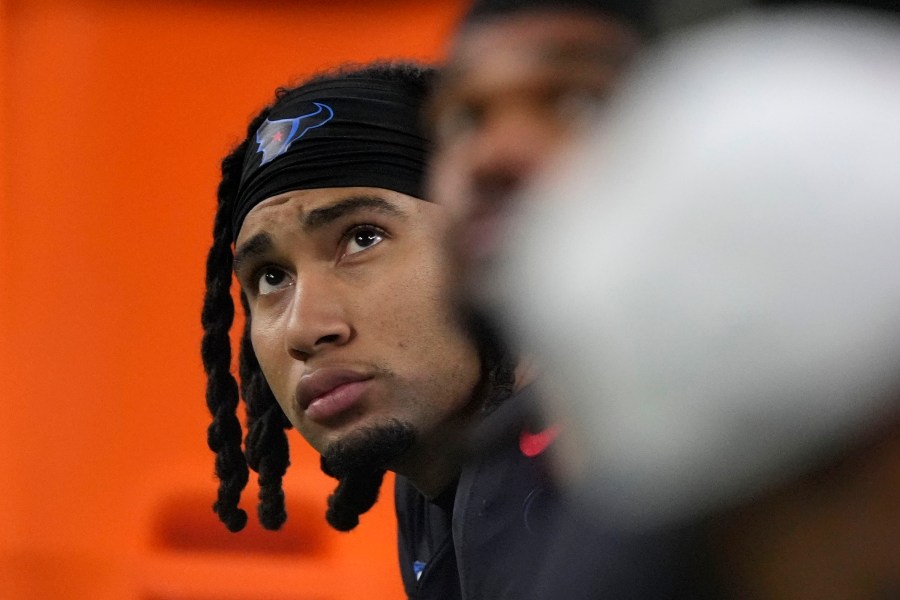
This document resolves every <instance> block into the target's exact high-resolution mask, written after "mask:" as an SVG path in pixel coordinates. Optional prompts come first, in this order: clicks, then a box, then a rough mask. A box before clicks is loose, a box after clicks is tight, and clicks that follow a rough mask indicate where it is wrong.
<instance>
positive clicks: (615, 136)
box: [504, 9, 900, 599]
mask: <svg viewBox="0 0 900 600" xmlns="http://www.w3.org/2000/svg"><path fill="white" fill-rule="evenodd" d="M606 116H607V119H605V120H604V122H603V125H602V133H599V132H600V128H598V133H597V134H596V135H595V136H594V138H593V139H591V140H590V141H589V142H587V143H586V145H585V147H583V148H582V149H581V150H580V152H579V153H578V154H577V155H573V157H572V161H571V164H570V165H569V166H568V167H567V168H566V169H564V170H563V172H562V173H559V174H557V176H556V177H555V178H553V180H552V181H550V180H548V181H547V182H545V185H543V186H542V187H540V189H537V190H535V191H533V192H532V196H533V202H531V204H530V205H529V206H528V210H526V211H525V214H523V215H522V218H521V219H520V220H519V222H517V223H515V224H514V226H513V228H512V230H511V231H512V233H511V238H512V239H511V242H512V243H510V244H508V246H507V247H506V251H507V253H508V260H509V267H508V268H507V270H506V272H505V278H506V281H505V282H504V283H505V285H506V288H505V289H506V293H507V301H508V303H509V305H510V306H513V307H514V316H513V317H512V322H511V324H512V328H513V329H514V330H516V331H518V332H520V334H521V337H522V343H523V345H525V347H528V348H531V349H534V350H539V351H540V356H539V357H538V359H539V360H540V361H541V362H542V363H543V364H544V365H545V366H546V369H547V372H548V373H547V375H548V377H547V378H546V379H545V380H543V382H544V383H545V384H546V385H547V388H548V390H549V392H548V394H547V396H548V397H551V398H553V399H554V402H555V404H552V405H551V410H552V411H553V412H554V414H555V415H556V416H557V417H558V418H561V419H562V420H565V421H567V422H568V424H569V429H568V434H567V436H566V438H567V439H571V440H573V443H571V444H567V445H566V447H565V448H562V449H561V450H562V456H561V458H562V463H563V465H564V467H565V480H566V483H567V486H568V489H570V490H571V491H572V492H573V495H574V496H575V497H576V498H577V500H578V502H579V503H580V506H581V509H582V511H583V513H582V514H583V515H584V518H585V521H586V522H589V523H591V525H592V526H593V527H596V532H595V533H596V535H595V536H594V538H593V539H594V541H595V542H596V541H597V540H601V541H602V540H604V539H606V537H605V536H607V537H610V536H611V537H617V536H618V538H619V539H631V540H633V541H635V548H634V552H633V553H632V554H631V558H630V559H628V560H624V559H623V560H624V562H623V563H620V565H623V571H626V570H629V569H630V573H631V576H632V577H633V580H641V579H642V578H656V579H660V580H665V582H663V584H661V587H660V589H661V590H662V591H661V592H659V590H657V592H659V595H654V596H653V597H665V598H707V597H710V598H751V599H755V598H766V599H775V598H792V599H798V598H800V599H802V598H842V599H857V598H858V599H863V598H865V599H875V598H879V599H880V598H898V597H900V269H898V268H897V260H898V257H900V167H898V160H900V26H898V22H897V20H896V18H895V16H894V15H892V14H890V13H878V12H877V11H872V12H865V11H850V10H847V9H844V10H838V9H829V10H825V9H817V10H813V9H806V10H799V9H794V10H781V11H777V12H769V13H759V14H753V15H749V16H745V17H742V18H740V19H735V20H731V21H729V22H727V23H725V24H720V25H717V26H715V27H713V28H709V29H704V30H701V31H699V32H695V33H694V34H692V35H691V36H690V37H688V38H684V39H681V40H680V41H677V42H676V43H672V44H669V45H668V46H667V47H665V48H663V49H661V51H660V52H659V53H658V55H657V56H656V57H655V58H654V60H651V61H649V63H648V64H647V65H646V66H644V67H642V69H641V71H640V72H639V73H638V74H637V76H636V77H635V78H634V80H633V81H631V82H630V84H629V85H628V87H627V89H625V90H624V92H623V94H622V95H621V96H620V97H619V98H618V99H617V101H616V102H615V103H614V106H613V107H612V109H611V110H610V112H609V114H608V115H606ZM548 194H552V195H553V196H552V198H553V200H552V201H548V198H549V196H548ZM651 540H652V541H653V542H662V546H660V545H656V544H652V543H651ZM561 541H562V542H563V545H565V542H566V541H567V540H561ZM581 542H583V540H578V539H573V540H572V541H569V544H570V550H571V551H572V552H573V553H577V552H579V547H578V546H577V545H576V544H579V543H581ZM667 542H668V543H670V544H671V545H670V546H665V544H666V543H667ZM642 544H644V546H643V548H644V550H648V549H659V548H660V547H667V549H668V550H669V551H671V554H670V555H669V559H668V560H666V559H663V560H660V561H659V562H655V563H653V564H652V565H650V562H652V561H650V559H648V558H647V557H648V556H649V554H646V553H643V552H642V551H641V545H642ZM601 545H602V544H601ZM651 554H652V553H651ZM632 559H633V560H632ZM642 561H646V562H643V563H642ZM666 568H668V569H669V570H670V573H669V574H666V573H663V571H664V570H665V569H666ZM621 582H622V585H623V586H627V583H628V577H627V576H624V575H623V576H622V578H621ZM666 585H667V586H669V587H668V589H666V587H665V586H666ZM597 589H599V588H597ZM607 589H609V588H607ZM626 589H627V587H626ZM582 591H584V590H582ZM594 591H595V592H596V591H597V590H594ZM625 596H627V597H636V596H635V595H633V594H625V595H623V596H619V595H610V596H607V597H617V598H619V597H625ZM585 597H590V595H589V594H585ZM594 597H600V596H599V595H595V596H594Z"/></svg>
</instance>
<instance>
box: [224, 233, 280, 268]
mask: <svg viewBox="0 0 900 600" xmlns="http://www.w3.org/2000/svg"><path fill="white" fill-rule="evenodd" d="M273 245H274V244H273V243H272V238H271V237H269V234H267V233H257V234H256V235H254V236H253V237H252V238H250V239H249V240H247V241H246V242H244V243H243V244H241V247H240V248H237V249H236V250H235V252H234V261H233V266H234V271H235V272H237V271H239V270H240V269H241V267H242V266H243V265H244V264H245V263H246V262H248V261H250V260H252V259H253V258H255V257H257V256H259V255H261V254H265V253H266V252H268V251H269V250H271V249H272V246H273Z"/></svg>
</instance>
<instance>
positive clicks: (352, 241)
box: [344, 226, 384, 255]
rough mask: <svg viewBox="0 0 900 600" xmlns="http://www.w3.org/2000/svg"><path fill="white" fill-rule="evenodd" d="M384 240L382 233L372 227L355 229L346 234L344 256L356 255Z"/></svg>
mask: <svg viewBox="0 0 900 600" xmlns="http://www.w3.org/2000/svg"><path fill="white" fill-rule="evenodd" d="M382 240H384V233H383V232H382V231H381V230H380V229H377V228H375V227H372V226H363V227H357V228H355V229H353V230H352V231H350V232H349V233H348V234H347V249H346V250H345V251H344V255H347V254H356V253H357V252H362V251H363V250H366V249H368V248H371V247H372V246H374V245H376V244H379V243H381V241H382Z"/></svg>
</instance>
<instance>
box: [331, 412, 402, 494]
mask: <svg viewBox="0 0 900 600" xmlns="http://www.w3.org/2000/svg"><path fill="white" fill-rule="evenodd" d="M415 441H416V432H415V429H414V428H413V426H412V425H411V424H409V423H405V422H402V421H399V420H396V419H393V420H391V421H388V422H386V423H382V424H378V425H370V426H367V427H364V428H361V429H359V430H356V431H353V432H351V433H348V434H347V435H345V436H344V437H342V438H341V439H339V440H337V441H334V442H332V443H331V444H329V446H328V448H326V449H325V451H324V452H323V453H322V469H323V470H324V471H325V472H326V473H327V474H329V475H330V476H332V477H335V478H337V479H342V478H344V477H346V476H347V475H349V474H352V473H358V472H361V471H375V470H379V471H386V470H391V469H393V468H394V467H395V466H396V464H397V463H398V462H401V461H402V460H403V458H404V457H405V455H406V454H407V453H408V452H409V450H410V449H411V448H412V447H413V444H414V443H415Z"/></svg>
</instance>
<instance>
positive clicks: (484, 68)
mask: <svg viewBox="0 0 900 600" xmlns="http://www.w3.org/2000/svg"><path fill="white" fill-rule="evenodd" d="M637 47H638V36H637V34H636V33H635V32H634V31H633V30H632V29H631V28H630V27H628V26H626V25H624V24H622V23H620V22H618V21H615V20H613V19H610V18H607V17H603V16H600V15H597V14H594V13H584V12H577V11H576V12H567V11H546V12H545V11H536V12H524V13H515V14H512V15H504V16H502V17H497V18H494V19H490V20H486V21H483V22H480V23H475V24H472V25H468V26H467V27H466V28H464V29H463V31H462V32H461V33H460V34H459V37H458V38H457V40H456V43H455V46H454V48H453V51H452V53H451V58H450V61H449V64H448V67H447V70H446V74H445V76H444V78H443V80H442V84H441V85H440V86H439V89H438V91H437V92H436V94H435V97H434V101H433V102H432V104H431V106H430V109H429V113H428V114H429V117H430V120H431V123H432V124H433V126H434V128H435V131H436V134H437V153H436V156H435V158H434V159H433V163H432V164H433V166H432V177H431V185H432V197H433V198H434V199H435V200H436V201H437V202H438V203H439V204H443V205H445V206H447V207H448V208H449V209H450V211H451V213H452V216H453V219H454V222H455V224H456V230H455V231H454V235H453V236H452V238H451V239H452V241H453V243H454V248H453V249H454V255H455V257H456V258H457V259H458V260H459V261H460V266H461V268H462V269H463V275H464V276H466V275H468V274H469V273H470V272H471V271H472V270H478V269H480V268H482V267H483V266H484V264H485V263H489V262H490V261H492V260H493V259H494V253H495V251H496V249H497V247H498V245H499V243H500V239H499V237H500V233H499V230H500V228H501V227H502V225H503V223H504V220H505V218H506V215H507V213H508V212H509V210H510V208H511V206H510V203H511V202H513V201H514V198H515V192H516V191H517V190H518V189H519V188H521V187H522V186H523V185H524V184H525V183H527V182H528V181H529V180H530V179H531V178H532V177H533V176H534V175H535V174H536V173H538V172H539V171H540V170H541V169H543V168H545V167H546V166H547V165H548V164H550V163H552V161H553V159H554V157H555V156H556V155H557V154H558V153H559V151H560V149H562V148H563V147H565V146H566V145H568V144H569V143H570V142H571V141H572V138H573V137H575V136H576V135H577V134H578V132H579V131H580V130H581V128H582V127H583V126H584V125H585V123H586V122H587V121H588V120H589V119H590V117H591V116H592V115H593V113H594V112H595V111H596V110H597V108H598V107H599V106H602V104H603V102H604V100H605V99H606V98H607V96H608V95H609V94H610V92H611V91H612V90H613V89H614V88H615V86H616V85H617V83H618V81H619V80H620V78H621V76H622V73H623V71H624V69H625V68H626V66H627V63H628V61H629V59H630V58H631V57H632V55H633V54H634V53H635V51H636V49H637Z"/></svg>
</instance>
